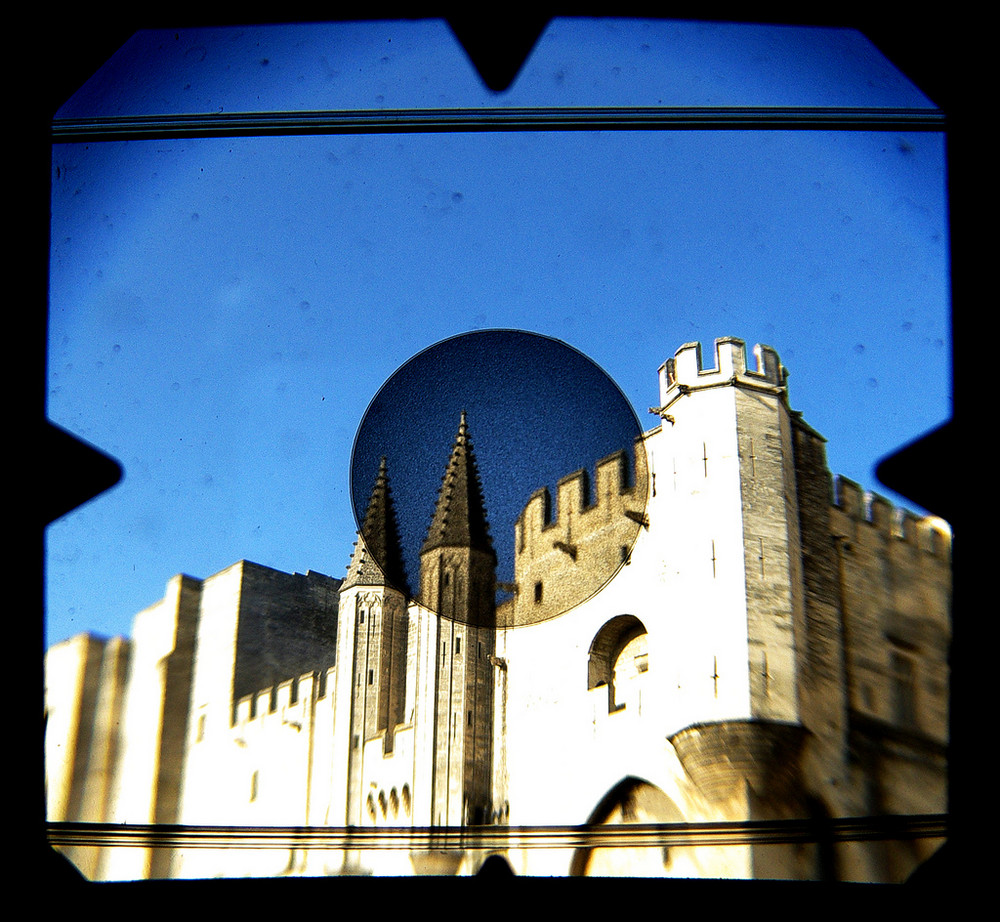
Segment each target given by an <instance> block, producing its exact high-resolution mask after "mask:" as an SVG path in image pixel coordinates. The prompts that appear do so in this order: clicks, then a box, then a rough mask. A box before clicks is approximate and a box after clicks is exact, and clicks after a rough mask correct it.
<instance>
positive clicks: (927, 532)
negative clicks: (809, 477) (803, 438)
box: [833, 476, 951, 559]
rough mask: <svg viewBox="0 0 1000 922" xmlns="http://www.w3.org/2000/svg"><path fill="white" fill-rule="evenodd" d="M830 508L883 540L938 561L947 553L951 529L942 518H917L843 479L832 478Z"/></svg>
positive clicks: (949, 546) (949, 547)
mask: <svg viewBox="0 0 1000 922" xmlns="http://www.w3.org/2000/svg"><path fill="white" fill-rule="evenodd" d="M833 506H834V508H835V509H837V510H838V511H839V512H840V513H841V514H842V515H843V516H845V517H846V518H847V519H848V520H850V521H851V522H856V523H863V524H865V525H867V526H868V527H870V528H872V529H874V530H875V531H877V532H878V533H879V534H881V535H882V536H883V537H885V538H887V539H888V538H894V539H896V540H899V541H904V542H905V543H907V544H911V545H913V546H914V547H918V548H920V549H921V550H924V551H927V552H928V553H930V554H933V555H934V556H935V557H940V558H942V559H947V558H948V557H949V556H950V554H951V527H950V526H949V525H948V523H947V522H945V521H944V520H943V519H940V518H937V517H936V516H927V517H924V518H921V517H920V516H917V515H915V514H914V513H912V512H910V511H909V510H908V509H903V508H899V507H896V506H893V505H892V503H890V502H889V500H887V499H885V497H882V496H879V495H878V494H877V493H871V492H867V491H865V490H863V489H862V488H861V486H860V485H858V484H857V483H855V482H854V481H853V480H848V479H847V478H846V477H840V476H837V477H835V478H834V496H833ZM842 537H844V536H842Z"/></svg>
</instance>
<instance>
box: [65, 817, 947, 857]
mask: <svg viewBox="0 0 1000 922" xmlns="http://www.w3.org/2000/svg"><path fill="white" fill-rule="evenodd" d="M46 831H47V834H48V840H49V842H50V844H52V845H54V846H60V847H63V848H68V847H80V846H92V847H105V846H115V847H127V848H264V849H266V848H311V849H361V850H367V849H414V850H422V849H433V850H447V849H477V848H486V849H489V848H615V847H628V848H640V847H662V846H671V847H680V846H698V845H715V846H719V845H755V844H756V845H778V844H787V843H797V842H798V843H801V842H816V841H820V840H833V841H838V842H858V841H871V840H911V839H926V838H932V839H938V838H944V837H946V836H947V833H948V818H947V816H945V815H943V814H922V815H914V816H886V817H874V818H867V817H862V818H847V819H832V820H826V821H822V822H817V821H814V820H758V821H748V822H728V823H726V822H723V823H635V824H629V825H600V826H419V827H417V826H415V827H398V826H397V827H391V826H383V827H379V826H361V827H333V826H304V827H303V826H299V827H292V826H171V825H121V824H115V823H48V824H47V825H46Z"/></svg>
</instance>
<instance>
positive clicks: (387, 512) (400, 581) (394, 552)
mask: <svg viewBox="0 0 1000 922" xmlns="http://www.w3.org/2000/svg"><path fill="white" fill-rule="evenodd" d="M358 584H361V585H389V586H392V587H393V588H395V589H398V590H400V591H401V592H402V593H404V594H405V595H407V596H408V595H409V593H410V591H409V586H408V584H407V581H406V569H405V566H404V564H403V549H402V542H401V540H400V537H399V524H398V522H397V520H396V509H395V506H394V505H393V501H392V491H391V490H390V488H389V471H388V464H387V462H386V459H385V458H384V457H383V458H382V460H381V462H380V463H379V468H378V475H377V476H376V478H375V488H374V489H373V490H372V495H371V499H369V500H368V509H367V511H366V512H365V520H364V523H363V524H362V526H361V532H360V534H359V536H358V542H357V544H356V545H355V549H354V555H353V556H352V558H351V563H350V566H349V567H348V571H347V577H346V578H345V580H344V585H343V587H342V588H348V586H353V585H358Z"/></svg>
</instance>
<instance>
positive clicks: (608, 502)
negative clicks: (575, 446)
mask: <svg viewBox="0 0 1000 922" xmlns="http://www.w3.org/2000/svg"><path fill="white" fill-rule="evenodd" d="M634 451H635V456H634V459H630V458H629V455H628V452H626V451H625V450H624V449H622V450H619V451H616V452H612V453H611V454H610V455H607V456H605V457H604V458H601V460H600V461H598V462H597V464H596V466H595V476H594V477H592V476H591V474H590V471H588V470H587V469H585V468H580V469H579V470H576V471H573V472H572V473H570V474H567V475H566V476H564V477H562V478H560V479H559V482H558V484H557V485H556V504H555V508H553V503H552V494H551V493H550V492H549V489H548V487H541V488H539V489H538V490H536V491H535V492H534V493H532V495H531V497H530V498H529V500H528V502H527V503H526V504H525V506H524V509H523V510H522V512H521V515H520V516H518V519H517V522H516V523H515V531H516V535H517V539H518V540H517V547H518V548H519V549H521V548H522V547H523V545H524V542H525V540H527V539H530V538H532V537H533V536H537V535H540V534H541V533H542V532H547V531H550V530H553V531H561V530H564V529H565V528H566V527H567V525H568V524H569V522H570V521H573V522H576V523H577V524H579V523H581V522H583V521H585V520H586V519H587V518H588V517H589V515H588V514H590V513H593V514H594V516H595V519H594V527H600V524H599V523H598V522H597V519H600V520H601V522H602V523H603V517H602V513H604V514H606V515H611V516H616V515H619V514H621V515H623V516H626V517H627V515H628V513H627V512H626V511H625V506H629V507H631V506H632V505H638V510H637V511H640V512H641V506H642V504H643V503H644V502H645V493H644V491H643V489H642V486H641V485H644V484H645V483H646V477H647V473H646V454H645V447H644V446H643V444H642V438H641V437H639V438H637V439H636V443H635V448H634ZM632 462H634V463H632ZM637 484H639V485H640V490H639V494H640V495H636V485H637ZM581 516H583V517H584V518H583V519H581V518H580V517H581Z"/></svg>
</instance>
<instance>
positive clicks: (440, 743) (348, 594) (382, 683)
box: [46, 339, 951, 881]
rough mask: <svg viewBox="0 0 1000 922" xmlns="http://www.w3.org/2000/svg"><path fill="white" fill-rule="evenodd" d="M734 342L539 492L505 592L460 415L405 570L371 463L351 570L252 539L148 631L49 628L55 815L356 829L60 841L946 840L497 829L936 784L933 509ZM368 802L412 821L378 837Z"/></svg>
mask: <svg viewBox="0 0 1000 922" xmlns="http://www.w3.org/2000/svg"><path fill="white" fill-rule="evenodd" d="M715 352H716V355H715V363H714V367H706V363H705V362H704V361H703V358H702V355H701V349H700V347H699V346H698V344H687V345H685V346H682V347H681V348H680V349H679V350H678V351H677V353H676V354H675V356H674V358H672V359H670V360H669V361H668V362H666V363H665V364H664V366H663V367H662V368H661V369H660V382H659V383H660V394H659V404H660V405H659V407H658V408H657V409H656V412H657V413H658V414H659V416H660V418H661V424H660V425H659V426H658V427H656V428H655V429H653V430H651V431H649V432H646V433H645V434H644V435H643V436H642V438H641V440H640V442H639V444H637V446H636V447H635V452H634V455H635V465H634V469H632V467H631V465H629V464H628V463H627V462H626V460H625V459H626V458H627V457H628V455H627V454H625V453H623V454H622V455H620V456H613V457H611V458H608V459H604V460H603V461H601V462H599V463H598V464H597V467H596V469H595V474H596V476H595V478H594V486H595V489H594V490H593V499H592V500H590V501H589V502H588V499H587V497H589V495H590V491H589V490H588V489H586V488H585V480H586V476H587V475H584V474H582V473H580V472H578V473H576V474H574V475H570V476H568V477H566V478H564V480H563V481H562V482H561V483H560V485H559V495H558V497H557V500H558V502H557V504H556V511H557V514H556V516H555V517H554V518H553V516H552V515H551V514H550V512H549V510H550V508H551V502H550V498H549V497H548V495H547V493H546V492H545V491H540V492H539V493H537V494H535V496H533V497H531V498H530V499H528V501H527V504H526V507H525V510H524V513H523V515H522V516H521V518H520V519H519V521H518V523H517V526H516V534H515V542H516V548H517V554H516V565H515V579H516V587H517V591H516V593H515V594H514V595H513V597H512V598H511V599H510V600H509V601H507V602H504V603H503V604H501V605H500V606H499V607H498V608H497V607H495V604H494V599H495V590H496V582H495V572H494V568H495V555H494V554H493V549H492V544H491V539H490V537H489V530H488V526H487V523H486V521H485V513H484V512H483V501H482V496H481V489H480V487H479V482H478V474H477V471H476V461H475V456H474V451H473V448H472V443H471V439H470V437H469V432H468V427H467V424H466V421H465V418H464V416H463V418H462V421H461V423H460V426H459V432H458V435H457V437H456V440H455V445H454V447H453V451H452V457H451V460H450V462H449V466H448V470H447V472H446V476H445V480H444V483H443V486H442V490H441V495H440V497H439V500H438V505H437V508H436V510H435V514H434V518H433V521H432V526H431V529H430V532H429V534H428V537H427V541H426V542H425V544H424V547H423V550H422V553H421V574H420V585H419V590H418V593H417V595H416V597H413V595H412V594H411V591H410V588H409V587H408V586H407V584H406V580H405V577H404V576H403V571H402V568H401V566H397V564H398V561H399V560H400V557H399V547H398V534H397V533H396V528H395V517H394V513H393V510H392V501H391V492H390V490H389V477H390V476H391V472H390V471H386V470H385V468H384V466H383V468H382V469H381V470H380V471H379V474H378V477H377V479H376V486H375V489H374V491H373V494H372V502H371V504H370V506H369V510H368V515H367V518H366V521H365V524H364V527H363V529H362V534H361V535H360V536H359V540H358V543H357V545H356V546H355V550H354V554H353V557H352V560H351V564H350V566H349V568H348V573H347V575H346V577H345V578H344V579H343V580H338V579H333V578H330V577H326V576H322V575H320V574H317V573H312V572H310V573H307V574H306V575H304V576H303V575H299V574H293V575H289V574H285V573H280V572H277V571H273V570H270V569H268V568H265V567H261V566H258V565H256V564H251V563H248V562H245V561H243V562H240V563H237V564H234V565H233V566H231V567H229V568H228V569H227V570H224V571H223V572H221V573H218V574H216V575H214V576H211V577H209V578H207V579H205V580H196V579H192V578H190V577H187V576H177V577H174V578H173V579H172V580H171V581H170V583H169V584H168V588H167V593H166V595H165V597H164V599H163V600H162V601H161V602H160V603H158V604H157V605H155V606H153V607H152V608H150V609H147V610H146V611H144V612H141V613H140V614H139V615H138V616H137V617H136V622H135V629H134V632H133V637H132V639H131V641H125V640H121V639H115V640H111V641H102V640H98V639H96V638H93V637H89V636H86V635H81V636H80V637H76V638H73V639H71V640H69V641H66V642H65V643H63V644H59V645H57V646H56V647H53V648H52V649H51V650H50V651H49V652H48V654H47V660H46V676H47V686H46V710H47V720H48V723H47V728H48V732H47V738H46V762H47V779H46V781H47V792H48V804H49V819H50V820H51V821H63V820H66V821H71V820H77V821H85V822H110V823H118V824H121V823H124V824H147V823H164V824H183V825H190V826H205V825H213V826H277V827H322V828H328V829H333V830H336V831H338V835H339V834H340V833H343V832H345V831H347V832H349V833H350V835H348V836H346V837H345V836H343V835H339V838H338V839H337V842H336V844H337V846H338V847H336V848H315V849H309V848H306V847H303V846H304V844H305V843H303V842H301V841H294V840H288V841H282V842H274V843H270V844H271V845H273V847H267V848H221V847H220V848H202V847H199V848H185V847H183V843H178V845H177V847H175V848H147V847H140V846H136V847H122V846H120V845H119V846H115V847H104V848H98V847H85V846H75V847H67V848H65V849H64V850H65V851H66V852H67V853H68V854H69V855H70V857H71V858H72V859H73V860H74V861H75V863H76V864H77V866H78V867H80V868H81V870H83V871H84V873H85V874H87V876H90V877H93V878H98V879H109V880H115V879H135V878H143V877H150V876H153V877H169V876H174V877H217V876H224V877H242V876H275V875H283V874H284V875H324V874H342V873H377V874H413V873H438V874H441V873H460V874H467V873H474V872H475V871H476V870H477V869H478V868H479V867H480V866H481V864H482V862H483V861H484V859H485V858H486V857H487V856H488V855H490V854H500V855H502V856H503V857H504V859H505V860H506V861H507V862H508V864H509V865H510V867H511V868H512V869H513V870H514V872H515V873H518V874H539V875H565V874H571V873H572V874H577V873H596V874H631V875H639V874H641V875H647V874H648V875H666V876H684V877H743V878H753V877H781V878H799V879H801V878H815V877H837V878H840V879H847V880H872V881H880V880H901V879H904V878H905V877H906V876H907V874H909V873H910V872H911V871H912V870H913V869H914V867H916V866H917V865H918V864H919V863H920V862H921V861H922V860H923V859H925V858H926V857H927V856H928V855H930V854H931V853H932V852H933V851H934V849H935V848H937V847H938V846H939V845H940V842H941V840H940V839H933V838H924V839H921V838H917V839H914V840H912V841H901V842H891V841H890V842H882V841H874V842H851V841H844V842H839V841H838V842H835V841H833V840H832V839H829V840H825V841H820V842H818V843H810V842H798V843H790V844H729V845H697V846H695V845H677V846H674V845H669V847H664V846H663V844H654V845H649V844H643V845H639V844H635V845H633V846H622V845H618V846H616V847H604V848H601V847H598V846H599V844H600V843H599V842H598V843H595V842H589V843H580V842H575V843H572V844H571V845H564V846H563V847H551V848H542V847H538V846H537V843H536V842H534V841H532V840H531V838H530V831H529V832H525V833H523V835H520V836H519V835H511V836H506V835H505V834H504V833H505V832H506V830H508V829H509V828H510V827H533V826H557V827H564V826H566V827H571V826H579V825H580V824H587V823H590V824H595V825H603V824H608V825H616V824H618V825H630V824H636V823H698V822H715V821H742V820H785V819H809V820H817V821H825V820H830V819H834V818H838V817H868V816H882V815H897V814H901V815H913V814H943V813H944V812H945V811H946V810H947V762H946V753H947V741H948V723H947V721H948V695H947V689H948V672H947V656H948V645H949V639H950V619H949V608H950V586H951V571H950V559H949V558H950V538H949V531H948V528H947V526H946V525H945V524H944V523H943V522H940V520H934V519H926V520H917V519H916V518H914V517H913V516H911V515H909V514H908V513H903V512H898V513H897V512H895V511H894V510H892V509H891V508H890V507H889V506H888V504H887V503H886V502H885V501H884V500H882V499H881V498H879V497H876V496H868V497H866V496H865V495H864V494H863V493H862V491H861V490H860V488H859V487H857V486H856V485H855V484H852V483H850V482H848V481H845V480H843V479H841V480H837V481H835V480H834V479H833V478H832V477H831V475H830V473H829V471H828V470H827V467H826V460H825V450H824V444H823V439H822V437H821V436H819V435H818V434H817V433H816V432H815V431H814V430H813V429H811V428H810V427H809V426H808V425H807V424H806V423H805V422H804V421H803V420H802V418H801V416H800V415H799V414H798V413H796V412H795V411H793V410H791V409H790V407H789V404H788V397H787V390H786V372H785V370H784V368H782V366H781V365H780V363H779V360H778V356H777V354H776V353H775V352H774V351H773V350H772V349H770V348H768V347H762V346H758V347H757V348H756V350H755V357H756V362H755V367H748V363H747V356H746V350H745V347H744V344H743V343H742V342H741V341H740V340H735V339H723V340H718V341H717V342H716V344H715ZM607 572H613V573H614V575H613V577H612V578H611V579H610V581H608V582H606V583H604V578H603V577H600V576H599V575H595V574H601V573H607ZM375 828H381V829H391V828H399V829H403V830H413V831H414V833H415V834H414V836H413V837H412V838H410V839H406V838H405V837H403V838H401V839H400V840H399V843H398V844H399V847H398V848H378V849H372V848H369V847H366V843H367V842H368V841H369V839H368V838H366V836H367V835H368V834H369V833H371V832H372V830H373V829H375ZM433 828H438V829H444V828H447V829H449V830H451V832H449V833H448V834H447V835H449V836H451V835H454V838H449V839H448V840H447V842H446V841H445V840H444V838H441V837H439V838H438V839H434V838H433V837H430V836H429V832H428V831H429V830H432V829H433ZM462 830H464V831H465V832H464V834H465V836H466V839H465V840H464V841H463V840H461V839H460V838H459V837H458V834H459V832H460V831H462ZM477 834H479V835H480V836H483V835H488V841H487V840H486V839H482V838H481V839H480V840H479V842H478V844H479V845H482V846H483V847H475V846H476V844H477V843H476V842H475V841H473V840H474V839H475V836H476V835H477ZM352 837H353V838H352ZM484 843H485V844H484ZM487 846H488V847H487Z"/></svg>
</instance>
